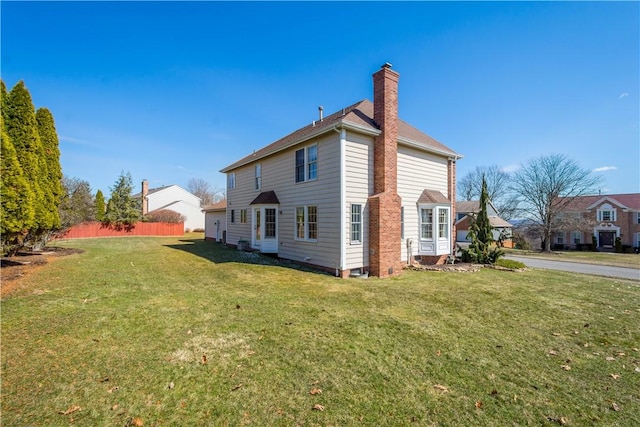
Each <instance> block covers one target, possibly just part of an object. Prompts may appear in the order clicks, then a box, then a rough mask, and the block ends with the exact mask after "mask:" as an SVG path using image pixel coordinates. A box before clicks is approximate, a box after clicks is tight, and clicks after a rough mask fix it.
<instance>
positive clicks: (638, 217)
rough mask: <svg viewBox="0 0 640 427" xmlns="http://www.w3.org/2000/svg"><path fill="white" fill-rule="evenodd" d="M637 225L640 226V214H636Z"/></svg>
mask: <svg viewBox="0 0 640 427" xmlns="http://www.w3.org/2000/svg"><path fill="white" fill-rule="evenodd" d="M636 224H640V212H636Z"/></svg>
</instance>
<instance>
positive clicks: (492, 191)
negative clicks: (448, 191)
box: [457, 165, 518, 220]
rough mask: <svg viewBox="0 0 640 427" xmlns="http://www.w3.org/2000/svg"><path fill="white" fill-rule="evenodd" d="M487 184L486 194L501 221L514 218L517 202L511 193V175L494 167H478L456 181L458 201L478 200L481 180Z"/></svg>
mask: <svg viewBox="0 0 640 427" xmlns="http://www.w3.org/2000/svg"><path fill="white" fill-rule="evenodd" d="M483 177H484V179H485V181H486V184H487V194H488V196H489V200H490V201H491V203H492V204H493V206H494V207H495V208H496V209H497V210H498V212H499V213H500V216H501V217H502V218H503V219H506V220H509V219H512V218H514V217H515V214H516V212H517V208H518V200H517V198H516V197H515V196H514V194H513V193H512V192H511V175H510V174H509V173H507V172H504V171H503V170H501V169H500V168H499V167H498V166H496V165H491V166H478V167H476V168H475V169H474V170H472V171H471V172H469V173H467V174H466V175H465V176H463V177H462V178H461V179H460V180H459V181H458V189H457V194H458V198H459V199H460V200H478V199H480V194H481V193H482V178H483Z"/></svg>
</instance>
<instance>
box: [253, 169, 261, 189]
mask: <svg viewBox="0 0 640 427" xmlns="http://www.w3.org/2000/svg"><path fill="white" fill-rule="evenodd" d="M255 172H256V182H255V188H256V190H260V189H261V188H262V165H261V164H260V163H258V164H257V165H256V166H255Z"/></svg>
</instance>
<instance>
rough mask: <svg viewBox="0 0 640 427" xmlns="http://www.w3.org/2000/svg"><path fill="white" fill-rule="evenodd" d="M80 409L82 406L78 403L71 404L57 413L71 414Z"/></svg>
mask: <svg viewBox="0 0 640 427" xmlns="http://www.w3.org/2000/svg"><path fill="white" fill-rule="evenodd" d="M81 409H82V408H81V407H79V406H78V405H73V406H69V408H68V409H67V410H66V411H60V412H58V413H59V414H61V415H69V414H73V413H74V412H78V411H80V410H81Z"/></svg>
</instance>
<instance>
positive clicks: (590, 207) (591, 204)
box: [551, 193, 640, 250]
mask: <svg viewBox="0 0 640 427" xmlns="http://www.w3.org/2000/svg"><path fill="white" fill-rule="evenodd" d="M558 219H559V223H560V224H566V225H565V226H564V227H561V230H559V231H557V232H556V233H555V234H554V235H553V241H552V242H551V243H552V245H555V246H556V247H560V246H563V247H565V248H571V249H575V248H579V247H580V245H581V244H590V243H591V241H592V236H595V238H596V242H597V247H598V248H599V249H603V250H610V249H613V248H614V247H615V242H616V238H618V237H619V238H620V240H621V243H622V245H624V246H629V247H640V193H632V194H608V195H597V196H580V197H576V198H575V199H573V201H572V202H571V203H570V204H569V205H568V206H567V207H566V208H565V209H563V210H562V212H560V213H559V218H558ZM577 223H582V224H585V223H586V224H588V225H587V226H586V227H580V226H577V225H573V226H572V224H577Z"/></svg>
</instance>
